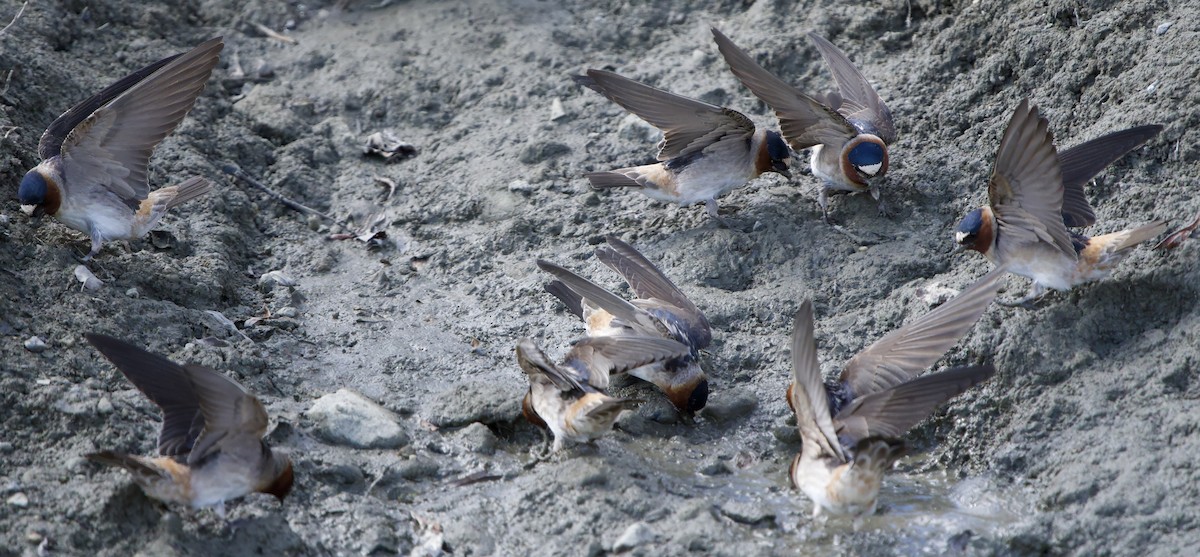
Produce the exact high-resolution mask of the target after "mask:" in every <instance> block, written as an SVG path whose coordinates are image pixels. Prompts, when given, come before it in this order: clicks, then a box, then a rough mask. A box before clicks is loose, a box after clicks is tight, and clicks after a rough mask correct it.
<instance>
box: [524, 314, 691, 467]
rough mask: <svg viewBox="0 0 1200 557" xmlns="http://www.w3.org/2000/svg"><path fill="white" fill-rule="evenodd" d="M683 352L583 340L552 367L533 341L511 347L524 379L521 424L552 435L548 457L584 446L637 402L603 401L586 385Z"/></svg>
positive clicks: (654, 343) (641, 343) (661, 344)
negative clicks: (565, 448)
mask: <svg viewBox="0 0 1200 557" xmlns="http://www.w3.org/2000/svg"><path fill="white" fill-rule="evenodd" d="M687 351H688V348H687V346H684V345H683V344H680V343H678V342H675V341H672V340H669V339H662V338H649V337H643V338H639V337H621V338H613V337H609V338H585V339H582V340H579V341H576V342H575V343H574V345H573V346H572V347H571V350H570V352H568V353H567V355H566V357H564V358H563V361H562V363H559V364H555V363H554V362H552V361H551V360H550V358H548V357H547V356H546V354H545V353H544V352H542V350H541V348H539V347H538V346H537V344H536V343H535V342H533V340H531V339H528V338H523V339H521V340H519V341H518V342H517V363H518V364H519V365H520V366H521V369H522V370H523V371H524V372H525V373H526V375H528V376H529V390H528V391H527V392H526V394H525V398H524V400H522V403H521V409H522V413H523V414H524V415H525V419H527V420H529V422H530V423H533V424H534V425H537V426H539V427H545V428H547V429H549V430H550V431H551V432H552V433H553V434H554V445H553V447H552V449H551V450H552V451H553V452H557V451H558V450H560V449H562V447H563V444H564V442H566V441H572V442H590V441H593V440H595V439H597V438H598V437H600V436H602V435H604V433H606V432H608V431H609V430H611V429H612V425H613V422H615V421H616V420H617V418H618V417H619V416H620V415H621V412H622V411H624V410H626V409H628V408H630V407H632V406H633V405H634V404H636V403H637V402H638V401H636V400H631V399H623V398H614V397H611V396H608V394H607V393H605V392H604V389H602V388H597V387H595V386H594V385H593V384H592V383H591V380H592V378H594V377H597V376H603V377H605V378H607V377H608V375H609V374H612V373H624V372H626V371H628V370H629V369H630V368H635V367H640V366H644V365H647V364H651V363H654V362H659V361H662V360H665V359H670V358H677V357H679V356H680V355H682V354H686V353H687Z"/></svg>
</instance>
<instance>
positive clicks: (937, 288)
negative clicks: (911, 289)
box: [917, 282, 958, 307]
mask: <svg viewBox="0 0 1200 557" xmlns="http://www.w3.org/2000/svg"><path fill="white" fill-rule="evenodd" d="M957 295H958V290H955V289H953V288H950V287H947V286H942V284H941V283H939V282H933V283H930V284H929V285H927V286H923V287H921V288H918V289H917V297H918V298H920V299H921V301H922V302H925V305H926V306H929V307H934V306H940V305H942V304H944V303H946V300H949V299H950V298H953V297H955V296H957Z"/></svg>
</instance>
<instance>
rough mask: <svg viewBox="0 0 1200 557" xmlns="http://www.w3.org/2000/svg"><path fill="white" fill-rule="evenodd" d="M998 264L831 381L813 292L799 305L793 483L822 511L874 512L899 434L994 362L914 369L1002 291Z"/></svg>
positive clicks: (791, 400)
mask: <svg viewBox="0 0 1200 557" xmlns="http://www.w3.org/2000/svg"><path fill="white" fill-rule="evenodd" d="M1003 276H1004V271H1003V270H995V271H992V272H991V273H989V274H988V275H985V276H984V277H983V278H981V279H980V280H979V281H978V282H976V283H975V284H973V285H971V286H970V287H968V288H967V289H966V290H964V291H963V292H962V293H961V294H959V295H958V296H957V297H955V298H954V299H953V300H950V301H949V302H946V303H945V304H942V305H941V306H940V307H938V308H937V309H934V310H933V311H931V312H929V313H928V314H926V315H925V316H923V317H921V318H919V319H917V320H915V321H913V322H912V323H909V324H907V325H905V326H903V327H901V328H900V329H898V330H896V331H893V332H892V333H890V334H888V335H887V336H885V337H883V338H882V339H880V340H879V341H877V342H875V343H874V344H872V345H871V346H869V347H867V348H866V349H865V350H863V351H862V352H859V353H858V355H856V356H854V357H853V358H851V359H850V361H849V362H846V366H845V368H844V369H843V370H842V373H841V376H840V377H839V378H838V380H837V382H836V383H834V384H831V385H827V384H825V383H824V382H823V381H822V379H821V366H820V364H819V363H818V362H817V345H816V340H815V339H814V337H813V310H812V302H810V301H807V300H806V301H805V302H804V303H803V304H802V305H801V306H800V311H799V312H797V313H796V317H795V328H794V332H793V333H792V383H791V385H789V386H788V390H787V400H788V405H789V406H791V408H792V411H794V412H795V413H796V425H797V427H798V428H799V430H800V437H801V439H802V440H803V446H802V449H801V451H800V454H799V455H797V456H796V458H795V459H794V460H793V461H792V466H791V470H790V471H789V476H790V477H791V480H792V484H793V485H794V486H796V487H797V488H798V489H800V491H802V492H803V493H804V494H805V495H806V496H808V498H809V499H810V500H812V502H813V517H814V518H816V517H818V516H820V515H821V512H822V511H825V512H827V513H829V514H835V515H853V516H860V515H864V514H871V513H873V512H875V503H876V500H877V497H878V495H879V486H880V484H881V482H882V479H883V474H884V472H886V471H887V470H888V469H889V468H891V466H892V463H893V462H894V461H895V460H896V459H897V458H899V457H900V456H901V454H902V452H903V443H901V442H900V441H898V439H899V438H900V437H901V436H902V435H904V433H905V432H906V431H908V429H909V428H911V427H912V426H914V425H916V424H917V423H918V422H920V421H921V420H923V419H925V418H926V417H928V416H929V414H930V413H932V412H933V410H934V409H935V408H937V407H938V406H939V405H941V404H942V403H943V402H945V401H947V400H949V399H951V398H953V397H955V396H957V395H958V394H960V393H962V392H963V391H966V390H967V389H969V388H971V387H972V386H974V385H977V384H979V383H981V382H983V381H984V380H986V379H987V378H988V377H991V375H992V374H993V373H994V372H995V369H994V368H993V367H992V366H990V365H985V366H972V367H962V368H955V369H951V370H948V371H944V372H941V373H934V374H930V375H925V376H923V377H917V375H918V374H919V373H921V372H922V371H924V370H925V369H926V368H927V367H929V366H930V365H933V363H934V362H936V361H937V360H938V359H939V358H941V357H942V354H943V353H945V351H946V350H947V349H949V348H950V347H951V346H953V345H954V343H956V342H958V339H959V337H961V336H962V335H963V334H964V333H966V332H967V330H968V329H970V328H971V327H972V326H973V325H974V324H975V322H976V321H978V320H979V316H980V315H982V314H983V311H984V310H985V309H986V308H987V306H988V304H990V303H991V302H992V300H993V299H994V298H995V297H996V291H997V290H998V289H999V285H1000V279H1001V278H1002V277H1003Z"/></svg>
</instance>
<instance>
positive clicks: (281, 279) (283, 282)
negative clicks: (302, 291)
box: [258, 270, 296, 287]
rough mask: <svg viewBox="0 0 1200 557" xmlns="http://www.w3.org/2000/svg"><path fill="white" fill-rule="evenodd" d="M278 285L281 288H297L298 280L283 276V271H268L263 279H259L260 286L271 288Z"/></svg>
mask: <svg viewBox="0 0 1200 557" xmlns="http://www.w3.org/2000/svg"><path fill="white" fill-rule="evenodd" d="M276 284H278V285H279V286H288V287H291V286H296V280H295V279H293V278H292V277H289V276H287V275H285V274H283V271H279V270H276V271H267V272H266V273H263V275H262V276H261V277H258V285H259V286H265V287H271V286H274V285H276Z"/></svg>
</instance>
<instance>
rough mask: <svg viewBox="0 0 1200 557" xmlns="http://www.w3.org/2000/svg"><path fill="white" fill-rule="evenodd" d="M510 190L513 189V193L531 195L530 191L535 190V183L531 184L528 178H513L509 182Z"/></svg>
mask: <svg viewBox="0 0 1200 557" xmlns="http://www.w3.org/2000/svg"><path fill="white" fill-rule="evenodd" d="M508 191H511V192H513V193H519V194H523V195H529V194H530V193H532V192H533V184H530V183H529V181H528V180H521V179H517V180H513V181H511V182H509V183H508Z"/></svg>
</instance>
